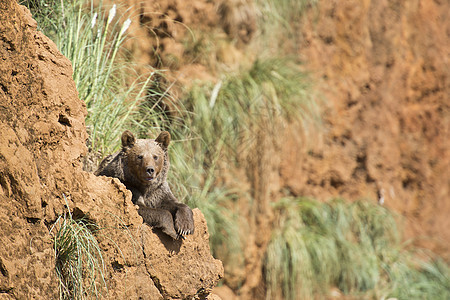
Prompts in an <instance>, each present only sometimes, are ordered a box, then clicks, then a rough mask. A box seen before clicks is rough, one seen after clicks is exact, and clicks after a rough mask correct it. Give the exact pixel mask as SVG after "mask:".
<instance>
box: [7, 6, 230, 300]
mask: <svg viewBox="0 0 450 300" xmlns="http://www.w3.org/2000/svg"><path fill="white" fill-rule="evenodd" d="M85 116H86V108H85V105H84V103H83V102H82V101H81V100H79V99H78V97H77V91H76V89H75V84H74V82H73V80H72V68H71V65H70V62H69V61H68V60H67V59H66V58H65V57H63V56H62V55H61V54H60V53H59V52H58V50H57V49H56V46H55V45H54V43H53V42H51V41H50V40H49V39H48V38H46V37H45V36H44V35H42V34H41V33H40V32H38V31H36V22H35V21H34V20H33V19H32V18H31V15H30V14H29V12H28V10H27V9H25V8H24V7H22V6H19V5H18V4H17V3H16V1H14V0H8V1H2V2H1V4H0V241H1V242H0V294H2V295H4V296H5V297H7V298H8V297H9V298H14V299H17V298H19V299H25V298H36V299H56V298H58V280H57V278H56V275H55V271H54V266H55V253H54V250H53V243H52V235H51V233H50V229H51V227H52V225H53V224H54V223H55V221H56V219H57V218H58V216H60V215H61V214H63V213H64V212H66V211H67V207H66V200H65V198H66V199H67V205H68V206H69V208H70V211H72V214H73V216H74V218H80V217H83V216H84V217H86V218H88V219H89V221H90V222H93V223H95V224H96V225H98V226H99V227H100V228H102V230H101V231H100V232H99V233H97V236H96V238H97V240H98V242H99V244H100V246H101V248H102V250H103V253H104V261H105V264H106V266H107V278H106V282H107V285H108V288H109V292H108V295H107V298H108V297H109V298H114V299H126V298H139V297H141V298H142V299H159V298H165V299H172V298H176V299H179V298H186V297H194V296H195V297H204V296H206V295H208V294H209V291H210V290H211V289H212V287H213V286H214V285H215V284H216V283H217V281H218V280H219V279H220V278H221V276H222V274H223V268H222V264H221V262H220V261H218V260H215V259H214V258H213V257H212V256H211V255H210V251H209V244H208V238H209V236H208V233H207V229H206V223H205V220H204V218H203V216H202V214H201V212H199V211H198V210H195V211H194V219H195V227H196V233H195V235H193V236H190V237H189V238H187V240H185V241H183V242H175V243H174V242H171V241H169V240H167V239H166V237H165V236H164V235H163V234H161V233H160V232H156V233H154V232H153V231H152V230H151V228H149V227H148V226H147V225H143V224H142V218H141V217H140V216H139V215H138V214H137V210H136V208H135V207H134V206H133V205H132V202H131V193H130V192H129V191H128V190H126V189H125V187H124V186H123V185H122V184H121V183H120V182H118V181H117V180H115V179H111V178H106V177H96V176H94V175H93V174H91V173H87V172H84V171H82V166H81V163H80V160H81V157H82V156H83V155H84V154H85V153H86V146H85V141H86V138H87V134H86V128H85V125H84V118H85ZM124 228H127V229H124Z"/></svg>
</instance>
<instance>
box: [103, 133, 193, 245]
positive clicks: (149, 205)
mask: <svg viewBox="0 0 450 300" xmlns="http://www.w3.org/2000/svg"><path fill="white" fill-rule="evenodd" d="M169 143H170V134H169V133H168V132H167V131H163V132H161V133H160V134H159V136H158V137H157V138H156V139H155V140H152V139H136V138H135V137H134V135H133V134H132V133H131V132H130V131H128V130H126V131H124V132H123V134H122V149H121V150H120V151H118V152H116V153H114V154H111V155H109V156H107V157H106V158H105V159H103V161H102V162H101V163H100V166H99V167H98V169H97V171H96V172H95V175H98V176H99V175H104V176H109V177H115V178H118V179H119V180H120V181H121V182H122V183H123V184H124V185H125V186H126V187H127V189H129V190H130V191H131V193H132V195H133V198H132V201H133V203H134V204H137V205H138V206H139V210H138V212H139V214H140V215H141V216H142V218H143V219H144V222H146V223H147V224H149V225H150V226H154V227H157V228H161V229H162V231H163V232H164V233H165V234H167V235H169V236H171V237H172V238H173V239H178V238H183V239H185V236H186V235H188V234H192V233H194V218H193V214H192V210H191V209H190V208H189V206H187V205H186V204H183V203H180V202H178V200H177V199H176V198H175V196H174V195H173V194H172V191H171V190H170V187H169V184H168V183H167V173H168V171H169V166H170V163H169V156H168V153H167V148H168V146H169Z"/></svg>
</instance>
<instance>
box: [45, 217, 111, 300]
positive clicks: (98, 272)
mask: <svg viewBox="0 0 450 300" xmlns="http://www.w3.org/2000/svg"><path fill="white" fill-rule="evenodd" d="M98 229H99V228H98V227H97V225H95V224H93V223H92V222H89V220H86V219H78V220H75V219H74V218H73V217H72V214H71V213H70V211H69V212H68V213H66V214H64V215H63V216H60V217H59V218H58V219H57V220H56V223H55V224H54V225H53V226H52V228H51V230H50V234H52V236H53V245H54V250H55V256H56V259H55V270H56V275H57V277H58V280H59V293H60V298H61V299H86V298H92V297H95V298H99V297H100V296H101V295H102V292H103V291H107V287H106V282H105V275H106V266H105V264H104V261H103V257H102V250H101V249H100V246H99V245H98V243H97V239H96V237H95V233H96V232H97V231H98ZM53 232H54V233H53Z"/></svg>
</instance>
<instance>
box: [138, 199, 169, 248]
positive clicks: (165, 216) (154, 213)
mask: <svg viewBox="0 0 450 300" xmlns="http://www.w3.org/2000/svg"><path fill="white" fill-rule="evenodd" d="M138 213H139V215H141V217H142V218H143V219H144V222H145V223H147V224H148V225H150V226H154V227H157V228H161V229H162V231H163V232H164V233H165V234H167V235H168V236H170V237H171V238H173V239H174V240H176V239H178V235H177V233H176V231H175V228H174V226H173V218H172V214H171V213H170V212H169V211H168V210H165V209H159V208H149V207H145V206H139V210H138Z"/></svg>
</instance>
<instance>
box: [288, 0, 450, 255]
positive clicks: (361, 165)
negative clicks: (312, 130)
mask: <svg viewBox="0 0 450 300" xmlns="http://www.w3.org/2000/svg"><path fill="white" fill-rule="evenodd" d="M449 9H450V5H449V4H448V2H445V1H443V2H442V1H362V2H361V1H344V2H342V1H337V2H336V1H321V2H319V4H318V6H317V8H316V9H315V10H311V11H310V12H309V13H308V16H307V20H306V21H305V23H304V27H303V32H302V34H303V44H302V47H301V50H300V51H299V55H300V56H301V57H302V58H303V59H304V60H305V61H307V62H308V64H307V66H308V68H309V69H310V70H312V71H313V72H315V75H316V76H317V78H318V80H320V81H321V82H322V83H323V84H322V88H323V91H324V93H325V94H326V98H327V99H328V100H329V103H328V104H329V105H328V110H327V111H326V112H325V113H324V120H325V123H324V131H323V132H322V133H321V134H322V136H321V137H320V138H317V141H320V142H317V143H316V145H317V146H316V147H313V148H312V149H310V150H309V152H308V153H305V154H300V153H298V152H296V151H295V150H294V149H296V148H297V149H299V148H300V140H298V139H297V141H296V139H295V138H294V139H290V141H291V144H290V145H289V146H288V147H286V149H287V151H286V152H287V153H288V154H287V155H286V157H288V158H289V159H288V160H287V161H285V165H284V166H283V168H282V174H283V177H284V179H285V182H286V184H287V187H288V188H290V190H291V191H292V192H293V193H294V194H298V195H313V196H316V197H318V198H319V199H327V198H329V197H336V196H342V197H345V198H348V199H358V198H368V199H371V200H372V201H376V200H380V201H384V205H387V206H388V207H390V208H392V209H394V210H395V211H397V212H399V213H401V215H403V216H404V217H405V218H404V225H405V226H404V227H405V231H406V237H407V238H417V240H416V242H418V243H419V244H420V245H422V246H427V247H430V248H432V249H434V250H436V251H438V252H439V253H440V254H442V255H447V257H448V254H449V248H448V243H447V242H446V241H448V240H450V230H449V229H448V228H450V220H449V219H448V215H449V213H450V202H449V201H448V199H449V195H450V190H449V187H450V173H449V172H450V171H449V170H450V152H449V149H450V102H449V100H450V98H449V95H450V62H449V52H448V49H449V46H450V44H449V32H450V20H449V19H448V18H447V17H446V12H448V11H449ZM292 134H294V135H295V133H292ZM425 236H426V238H421V237H425Z"/></svg>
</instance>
